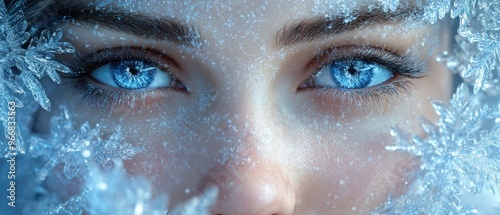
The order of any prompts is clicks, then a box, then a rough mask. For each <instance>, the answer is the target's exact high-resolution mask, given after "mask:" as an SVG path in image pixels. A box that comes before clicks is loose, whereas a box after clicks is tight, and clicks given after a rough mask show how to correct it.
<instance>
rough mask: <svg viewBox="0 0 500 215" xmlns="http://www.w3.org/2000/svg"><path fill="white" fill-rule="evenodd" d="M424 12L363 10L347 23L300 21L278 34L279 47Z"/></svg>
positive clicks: (328, 19) (333, 19)
mask: <svg viewBox="0 0 500 215" xmlns="http://www.w3.org/2000/svg"><path fill="white" fill-rule="evenodd" d="M422 13H423V10H422V9H419V8H416V7H411V6H410V7H407V8H404V9H401V8H400V9H398V10H396V11H383V10H382V9H372V10H368V9H362V10H357V11H354V12H353V13H352V14H353V17H355V18H354V19H353V20H351V21H349V22H346V19H347V17H345V16H327V17H316V18H311V19H306V20H300V21H295V22H292V23H291V24H288V25H285V26H284V27H283V28H281V29H280V30H279V31H278V33H277V34H276V41H275V44H276V46H277V47H284V46H291V45H296V44H299V43H305V42H311V41H313V40H316V39H319V38H324V37H330V36H335V35H339V34H343V33H346V32H350V31H354V30H357V29H359V28H362V27H365V26H370V25H374V24H386V23H397V22H402V21H404V20H408V19H409V18H411V17H413V15H417V14H422Z"/></svg>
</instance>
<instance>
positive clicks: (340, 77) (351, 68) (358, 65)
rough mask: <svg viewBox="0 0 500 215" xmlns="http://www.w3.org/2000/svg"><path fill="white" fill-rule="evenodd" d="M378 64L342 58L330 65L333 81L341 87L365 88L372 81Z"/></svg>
mask: <svg viewBox="0 0 500 215" xmlns="http://www.w3.org/2000/svg"><path fill="white" fill-rule="evenodd" d="M375 69H376V66H375V64H374V63H369V62H366V61H362V60H341V61H336V62H334V63H332V64H331V65H330V75H331V77H332V80H333V82H334V83H335V84H336V85H337V86H338V87H340V88H345V89H359V88H365V87H366V86H368V85H369V84H370V82H372V78H373V75H374V73H375V71H374V70H375Z"/></svg>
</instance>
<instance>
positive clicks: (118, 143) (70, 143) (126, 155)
mask: <svg viewBox="0 0 500 215" xmlns="http://www.w3.org/2000/svg"><path fill="white" fill-rule="evenodd" d="M72 121H73V119H72V118H71V116H70V115H69V113H68V109H67V108H66V107H64V106H61V116H55V117H53V118H52V119H51V120H50V130H51V136H50V138H49V139H44V138H41V137H36V136H34V137H32V138H31V140H30V142H31V146H30V149H29V151H30V153H31V155H32V156H33V157H35V158H36V157H42V158H45V159H47V160H48V161H47V162H46V163H45V165H44V167H43V168H42V169H41V171H40V172H39V175H38V179H39V180H44V179H45V177H46V176H47V174H48V173H49V171H50V170H52V169H53V168H54V167H55V166H56V165H58V164H64V168H63V173H64V175H65V176H66V178H68V179H72V178H74V177H84V178H85V177H87V176H88V174H89V167H90V166H91V165H99V166H101V167H104V168H105V169H109V168H110V167H111V166H112V164H113V161H120V160H129V159H131V158H132V157H133V156H134V155H136V154H137V153H138V152H139V151H140V149H139V148H137V147H134V146H132V145H131V144H129V143H126V142H124V140H123V137H122V136H123V135H122V132H121V127H120V126H118V127H117V128H116V129H115V130H114V132H113V134H112V135H111V136H110V137H109V138H108V139H102V138H101V130H102V129H101V127H100V126H99V125H96V127H95V128H91V127H90V125H89V123H88V122H86V123H84V124H83V125H82V126H81V127H80V128H79V129H78V128H75V127H74V126H73V123H72Z"/></svg>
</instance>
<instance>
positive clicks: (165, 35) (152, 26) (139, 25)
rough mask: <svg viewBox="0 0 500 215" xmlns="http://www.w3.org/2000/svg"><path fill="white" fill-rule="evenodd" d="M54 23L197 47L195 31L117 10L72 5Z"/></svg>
mask: <svg viewBox="0 0 500 215" xmlns="http://www.w3.org/2000/svg"><path fill="white" fill-rule="evenodd" d="M58 19H59V20H71V19H74V20H77V21H80V22H83V23H89V24H97V25H102V26H104V27H107V28H109V29H111V30H115V31H122V32H125V33H127V34H130V35H134V36H137V37H144V38H151V39H156V40H164V41H168V42H172V43H174V44H177V45H185V46H189V47H199V46H200V45H201V36H200V34H199V32H198V30H197V29H196V28H194V27H192V26H189V25H187V24H185V23H183V22H181V21H178V20H175V19H173V18H169V17H160V18H157V17H150V16H145V15H142V14H135V13H130V12H123V11H120V10H117V9H113V11H111V10H106V11H104V10H102V9H101V10H99V9H96V8H92V7H89V6H87V5H83V4H74V5H71V6H69V7H64V8H62V10H61V11H59V13H58Z"/></svg>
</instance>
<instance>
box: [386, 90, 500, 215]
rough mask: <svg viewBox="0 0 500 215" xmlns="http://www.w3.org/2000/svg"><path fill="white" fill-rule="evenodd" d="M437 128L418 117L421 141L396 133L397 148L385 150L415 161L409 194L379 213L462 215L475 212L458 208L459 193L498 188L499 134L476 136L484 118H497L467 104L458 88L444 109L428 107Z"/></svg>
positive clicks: (463, 205)
mask: <svg viewBox="0 0 500 215" xmlns="http://www.w3.org/2000/svg"><path fill="white" fill-rule="evenodd" d="M433 106H434V109H435V111H436V113H438V114H439V115H440V120H439V123H438V125H437V126H436V125H434V124H432V123H430V122H429V121H427V120H426V119H424V118H420V122H421V127H422V129H423V130H424V132H425V135H424V136H425V137H421V136H418V135H414V134H409V133H406V132H404V131H401V130H399V129H397V128H395V129H393V131H392V135H393V136H394V137H395V138H396V140H397V145H394V146H388V147H387V149H388V150H400V151H406V152H408V153H410V154H413V155H416V156H418V157H419V158H420V169H419V171H418V172H417V173H416V174H418V175H417V178H418V179H419V180H418V181H417V182H416V183H415V184H414V187H413V189H414V191H410V193H408V194H407V195H405V196H403V197H401V198H398V199H396V200H393V201H389V202H388V203H387V204H386V205H385V206H384V207H383V208H382V209H381V210H380V211H379V212H384V213H387V212H391V213H395V214H398V213H403V212H404V213H405V214H421V213H424V214H446V213H451V214H462V213H463V214H468V213H472V212H473V211H475V210H472V207H467V206H466V203H462V202H461V201H460V198H461V196H462V194H463V192H464V191H468V192H472V193H480V192H482V190H483V189H488V190H489V191H491V192H492V193H496V192H498V190H499V188H500V156H499V154H500V136H499V135H500V129H496V130H494V131H493V132H491V133H490V132H487V131H485V130H483V131H482V132H481V133H480V135H478V131H479V130H480V128H481V123H482V122H484V121H485V120H487V119H493V118H498V117H500V114H499V112H498V110H497V111H496V112H494V111H492V108H491V107H490V106H489V105H480V104H477V103H474V102H471V101H470V97H469V89H468V88H467V86H466V85H465V84H462V85H460V87H459V88H458V90H457V92H456V93H455V95H454V96H453V98H452V99H451V101H450V104H446V103H443V102H439V101H435V102H433Z"/></svg>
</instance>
